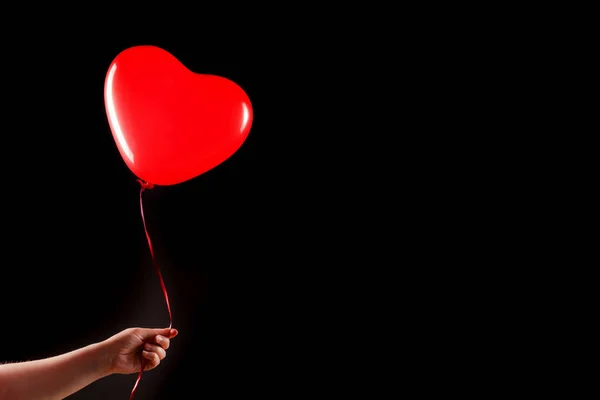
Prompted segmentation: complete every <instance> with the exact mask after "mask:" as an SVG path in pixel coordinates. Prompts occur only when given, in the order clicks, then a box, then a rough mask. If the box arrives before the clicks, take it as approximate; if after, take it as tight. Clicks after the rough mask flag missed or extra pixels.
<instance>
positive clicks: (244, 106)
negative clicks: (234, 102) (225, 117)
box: [240, 103, 250, 133]
mask: <svg viewBox="0 0 600 400" xmlns="http://www.w3.org/2000/svg"><path fill="white" fill-rule="evenodd" d="M242 107H243V108H244V115H243V116H242V127H241V128H240V133H242V132H244V129H246V124H247V123H248V119H249V118H250V111H248V106H247V105H246V103H242Z"/></svg>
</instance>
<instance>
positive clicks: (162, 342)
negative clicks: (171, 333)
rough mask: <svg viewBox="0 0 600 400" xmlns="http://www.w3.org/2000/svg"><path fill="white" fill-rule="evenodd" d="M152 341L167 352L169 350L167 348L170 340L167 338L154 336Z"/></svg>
mask: <svg viewBox="0 0 600 400" xmlns="http://www.w3.org/2000/svg"><path fill="white" fill-rule="evenodd" d="M154 341H155V342H156V344H158V345H159V346H160V347H162V348H163V349H165V350H167V349H168V348H169V346H170V345H171V340H169V338H167V337H164V336H162V335H156V336H155V337H154Z"/></svg>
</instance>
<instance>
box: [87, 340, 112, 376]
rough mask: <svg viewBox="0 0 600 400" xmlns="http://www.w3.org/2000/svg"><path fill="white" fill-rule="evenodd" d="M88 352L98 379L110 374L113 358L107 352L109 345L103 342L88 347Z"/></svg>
mask: <svg viewBox="0 0 600 400" xmlns="http://www.w3.org/2000/svg"><path fill="white" fill-rule="evenodd" d="M90 352H91V353H92V357H91V358H92V359H93V360H94V369H95V371H96V373H97V374H98V375H100V377H105V376H108V375H111V374H112V364H113V357H112V356H111V353H110V350H109V343H108V342H107V341H106V340H104V341H102V342H99V343H95V344H92V345H90Z"/></svg>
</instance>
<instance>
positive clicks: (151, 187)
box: [137, 179, 154, 189]
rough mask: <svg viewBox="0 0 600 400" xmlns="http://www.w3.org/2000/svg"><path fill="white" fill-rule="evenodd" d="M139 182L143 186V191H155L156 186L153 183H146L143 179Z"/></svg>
mask: <svg viewBox="0 0 600 400" xmlns="http://www.w3.org/2000/svg"><path fill="white" fill-rule="evenodd" d="M137 181H138V182H139V183H140V185H142V189H153V188H154V184H153V183H150V182H144V181H143V180H141V179H138V180H137Z"/></svg>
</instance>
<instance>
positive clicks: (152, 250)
mask: <svg viewBox="0 0 600 400" xmlns="http://www.w3.org/2000/svg"><path fill="white" fill-rule="evenodd" d="M137 181H138V182H139V183H140V185H141V186H142V187H141V189H140V211H141V214H142V222H143V223H144V232H146V239H148V247H149V248H150V255H151V256H152V263H153V264H154V268H155V270H156V274H157V275H158V279H159V280H160V286H161V288H162V292H163V295H164V296H165V302H166V303H167V310H169V328H171V327H172V326H173V315H172V314H171V305H170V304H169V295H168V294H167V288H166V286H165V282H164V281H163V277H162V274H161V272H160V268H159V267H158V263H157V262H156V258H155V257H154V248H153V247H152V240H150V235H149V234H148V229H147V228H146V218H145V217H144V202H143V201H142V193H144V190H146V189H152V188H153V187H154V185H153V184H152V183H149V182H144V181H142V180H140V179H138V180H137ZM140 359H141V362H142V368H141V369H140V373H139V374H138V377H137V380H136V381H135V385H133V389H132V390H131V395H130V396H129V400H132V399H133V395H134V394H135V390H136V389H137V387H138V384H139V383H140V379H142V373H143V372H144V368H145V367H146V363H145V361H144V358H143V357H142V356H141V355H140Z"/></svg>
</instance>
